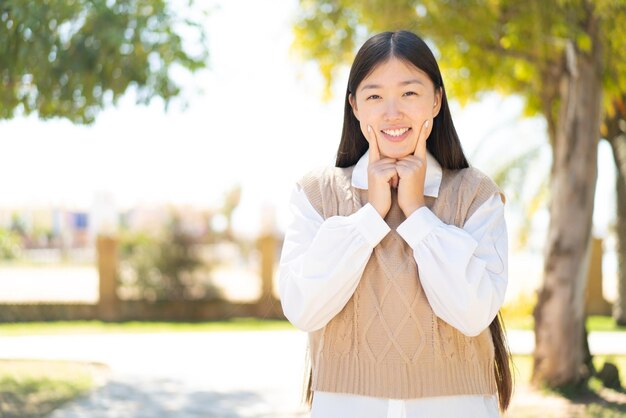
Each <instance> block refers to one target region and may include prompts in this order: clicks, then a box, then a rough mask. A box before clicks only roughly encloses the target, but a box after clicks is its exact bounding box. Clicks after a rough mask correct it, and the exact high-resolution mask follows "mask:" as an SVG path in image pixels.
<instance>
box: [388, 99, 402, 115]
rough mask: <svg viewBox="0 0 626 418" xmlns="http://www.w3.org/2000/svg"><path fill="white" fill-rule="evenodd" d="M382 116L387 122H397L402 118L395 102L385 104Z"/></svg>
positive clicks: (390, 101)
mask: <svg viewBox="0 0 626 418" xmlns="http://www.w3.org/2000/svg"><path fill="white" fill-rule="evenodd" d="M384 116H385V119H387V120H397V119H400V118H401V117H402V111H401V109H400V107H399V106H398V103H397V102H396V101H395V100H389V101H388V102H387V104H386V107H385V115H384Z"/></svg>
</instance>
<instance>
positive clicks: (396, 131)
mask: <svg viewBox="0 0 626 418" xmlns="http://www.w3.org/2000/svg"><path fill="white" fill-rule="evenodd" d="M409 129H411V128H401V129H383V130H382V132H383V133H385V134H387V135H389V136H395V137H399V136H402V135H403V134H404V133H405V132H407V131H408V130H409Z"/></svg>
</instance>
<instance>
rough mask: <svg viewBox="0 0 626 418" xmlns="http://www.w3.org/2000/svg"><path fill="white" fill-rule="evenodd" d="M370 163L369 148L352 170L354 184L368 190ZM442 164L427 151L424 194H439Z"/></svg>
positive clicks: (434, 195)
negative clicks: (368, 168) (368, 167)
mask: <svg viewBox="0 0 626 418" xmlns="http://www.w3.org/2000/svg"><path fill="white" fill-rule="evenodd" d="M368 164H369V150H367V151H365V154H363V156H361V158H359V161H358V162H357V163H356V165H355V166H354V171H353V172H352V186H353V187H357V188H359V189H364V190H367V166H368ZM441 175H442V172H441V166H440V165H439V163H438V162H437V160H436V159H435V157H433V156H432V155H431V154H430V152H428V151H426V179H425V181H424V195H425V196H432V197H437V196H439V186H441Z"/></svg>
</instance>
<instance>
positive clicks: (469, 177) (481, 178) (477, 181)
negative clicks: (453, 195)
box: [445, 166, 506, 203]
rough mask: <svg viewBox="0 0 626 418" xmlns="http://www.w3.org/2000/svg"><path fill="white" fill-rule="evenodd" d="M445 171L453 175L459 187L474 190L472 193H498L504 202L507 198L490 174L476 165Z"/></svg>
mask: <svg viewBox="0 0 626 418" xmlns="http://www.w3.org/2000/svg"><path fill="white" fill-rule="evenodd" d="M445 171H447V173H448V176H449V177H451V181H453V182H456V183H457V187H459V188H463V189H465V190H467V191H469V190H472V191H473V192H472V194H474V193H478V194H485V195H494V194H496V193H498V194H500V197H501V199H502V202H503V203H504V202H505V200H506V198H505V196H504V193H503V192H502V190H501V189H500V187H499V186H498V184H497V183H496V182H495V181H494V180H493V179H492V178H491V177H490V176H489V175H487V174H486V173H484V172H483V171H481V170H479V169H478V168H476V167H473V166H470V167H466V168H462V169H459V170H445Z"/></svg>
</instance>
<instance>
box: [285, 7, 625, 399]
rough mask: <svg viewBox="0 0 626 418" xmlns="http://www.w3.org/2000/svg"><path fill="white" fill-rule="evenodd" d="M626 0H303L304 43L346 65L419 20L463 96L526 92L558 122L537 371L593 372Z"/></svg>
mask: <svg viewBox="0 0 626 418" xmlns="http://www.w3.org/2000/svg"><path fill="white" fill-rule="evenodd" d="M624 27H626V1H624V0H597V1H590V0H555V1H548V2H546V1H541V0H528V1H517V0H443V1H442V0H396V1H386V0H364V1H359V2H357V1H352V0H301V11H300V16H299V17H298V21H297V22H296V24H295V26H294V32H295V41H294V47H295V50H296V51H298V52H300V53H301V54H302V57H303V58H304V59H314V60H316V61H317V62H318V64H319V68H320V70H321V72H322V74H323V75H324V76H325V77H326V80H327V92H328V91H330V86H331V84H332V80H333V76H334V71H335V70H336V69H337V67H338V66H339V65H340V64H344V63H349V62H350V61H351V60H352V57H353V54H354V49H355V46H356V45H359V44H361V43H362V42H363V41H364V40H365V39H366V38H367V37H368V36H369V34H370V33H372V32H380V31H384V30H394V29H410V30H413V31H415V32H417V33H419V34H421V35H423V36H425V37H426V38H427V39H429V40H430V41H432V42H433V43H434V45H435V51H436V54H437V55H438V56H439V61H440V63H441V65H442V67H443V69H444V70H445V74H446V82H447V84H448V87H449V90H448V91H449V92H451V93H452V97H455V98H456V99H458V100H459V101H460V102H461V103H464V102H466V101H468V100H471V99H474V98H476V97H477V95H478V94H479V93H481V92H484V91H490V90H491V91H493V90H496V91H499V92H501V93H503V94H518V95H521V96H522V97H524V98H525V99H526V111H527V113H528V114H535V113H540V114H542V115H543V116H544V117H545V119H546V122H547V126H548V136H549V139H550V145H551V147H552V152H553V163H552V168H551V179H550V193H551V195H550V205H549V206H550V226H549V231H548V237H547V243H546V258H545V262H544V263H545V264H544V279H543V285H542V289H541V291H540V295H539V301H538V303H537V306H536V307H535V333H536V349H535V353H534V370H533V380H534V381H535V382H537V383H543V384H546V385H548V386H551V387H558V386H563V385H568V384H578V383H581V382H583V381H584V380H585V379H586V378H587V376H588V374H589V370H588V368H587V367H585V362H586V355H585V354H586V353H585V346H586V341H585V332H584V290H585V285H586V283H585V278H586V274H585V273H586V268H585V260H586V254H587V252H588V247H589V243H590V235H591V221H592V213H593V201H594V193H595V184H596V177H597V144H598V140H599V138H600V126H601V121H602V117H603V113H604V114H611V113H612V112H613V113H614V112H615V104H614V98H615V97H619V96H620V95H621V94H623V93H624V92H626V33H625V32H624V31H623V28H624Z"/></svg>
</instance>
